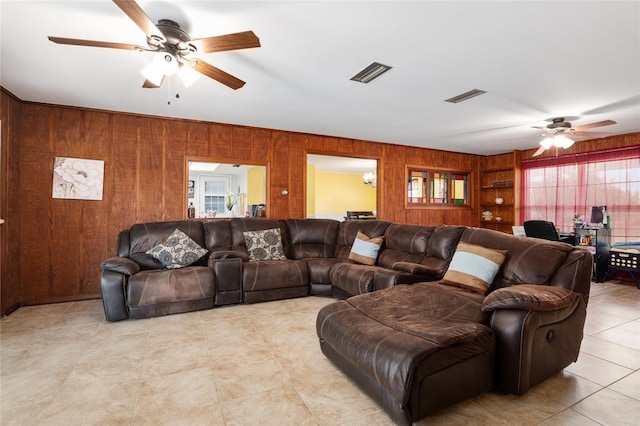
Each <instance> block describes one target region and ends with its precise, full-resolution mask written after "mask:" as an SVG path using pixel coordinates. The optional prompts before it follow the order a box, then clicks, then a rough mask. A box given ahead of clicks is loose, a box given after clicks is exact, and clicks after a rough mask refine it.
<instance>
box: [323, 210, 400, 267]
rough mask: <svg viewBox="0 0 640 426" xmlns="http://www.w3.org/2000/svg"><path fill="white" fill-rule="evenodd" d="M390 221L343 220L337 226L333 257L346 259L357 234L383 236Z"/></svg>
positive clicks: (370, 236) (371, 236) (372, 236)
mask: <svg viewBox="0 0 640 426" xmlns="http://www.w3.org/2000/svg"><path fill="white" fill-rule="evenodd" d="M389 225H391V223H390V222H384V221H381V220H345V221H344V222H340V225H339V226H338V240H337V241H336V251H335V258H336V259H342V260H347V259H349V254H351V246H352V245H353V242H354V241H355V239H356V236H357V235H358V232H362V233H363V234H365V235H368V236H369V238H375V237H382V236H384V233H385V231H386V230H387V227H388V226H389Z"/></svg>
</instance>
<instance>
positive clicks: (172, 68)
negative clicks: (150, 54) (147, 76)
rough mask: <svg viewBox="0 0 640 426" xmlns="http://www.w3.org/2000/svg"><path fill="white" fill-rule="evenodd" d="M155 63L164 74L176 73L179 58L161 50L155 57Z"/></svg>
mask: <svg viewBox="0 0 640 426" xmlns="http://www.w3.org/2000/svg"><path fill="white" fill-rule="evenodd" d="M153 63H154V65H155V66H156V67H157V68H158V70H159V71H160V72H161V73H162V74H164V75H174V74H175V73H177V72H178V67H179V65H178V59H177V58H176V57H175V56H173V55H172V54H171V53H168V52H160V53H158V54H157V55H156V57H155V58H153Z"/></svg>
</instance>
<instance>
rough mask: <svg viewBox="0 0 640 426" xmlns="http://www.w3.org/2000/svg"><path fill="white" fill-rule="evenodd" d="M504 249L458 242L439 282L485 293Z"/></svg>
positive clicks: (504, 252)
mask: <svg viewBox="0 0 640 426" xmlns="http://www.w3.org/2000/svg"><path fill="white" fill-rule="evenodd" d="M506 254H507V251H506V250H494V249H489V248H486V247H482V246H479V245H476V244H468V243H459V244H458V247H456V252H455V253H454V254H453V258H452V259H451V263H450V264H449V269H447V273H446V274H444V278H443V279H442V281H441V282H440V283H441V284H446V285H452V286H455V287H462V288H464V289H467V290H471V291H474V292H476V293H480V294H485V293H486V292H487V290H488V289H489V286H490V285H491V283H492V282H493V279H494V278H495V277H496V275H497V274H498V271H499V270H500V266H501V265H502V263H503V262H504V259H505V257H506Z"/></svg>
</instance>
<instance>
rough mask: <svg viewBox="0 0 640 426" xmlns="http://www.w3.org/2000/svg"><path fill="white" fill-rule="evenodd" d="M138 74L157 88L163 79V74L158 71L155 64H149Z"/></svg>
mask: <svg viewBox="0 0 640 426" xmlns="http://www.w3.org/2000/svg"><path fill="white" fill-rule="evenodd" d="M140 74H142V75H143V77H144V78H146V79H147V80H149V81H150V82H151V84H153V85H154V86H157V87H159V86H160V85H161V84H162V80H163V79H164V74H163V73H162V72H161V71H160V70H159V69H158V67H157V66H156V64H155V63H153V62H152V63H150V64H149V65H147V66H146V67H144V68H142V69H141V70H140Z"/></svg>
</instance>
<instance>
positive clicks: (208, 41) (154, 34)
mask: <svg viewBox="0 0 640 426" xmlns="http://www.w3.org/2000/svg"><path fill="white" fill-rule="evenodd" d="M113 2H114V3H115V4H116V6H118V7H119V8H120V9H121V10H122V11H123V12H124V13H125V14H126V15H127V16H128V17H129V18H130V19H131V20H132V21H133V22H134V23H135V24H136V25H137V26H138V27H140V29H141V30H142V31H144V33H145V34H146V36H147V44H148V47H144V46H136V45H132V44H123V43H113V42H107V41H94V40H80V39H73V38H63V37H51V36H50V37H49V40H51V41H52V42H54V43H59V44H70V45H76V46H90V47H107V48H111V49H125V50H137V51H140V52H158V55H157V57H156V58H155V60H154V63H153V64H151V65H150V66H149V67H146V68H145V69H143V70H142V71H141V72H142V74H143V75H144V77H145V78H146V79H145V81H144V84H143V85H142V87H145V88H157V87H160V86H161V85H162V81H163V80H164V77H165V76H169V75H173V74H175V73H176V72H178V71H180V72H181V73H184V74H186V75H187V76H188V75H189V74H190V73H191V74H192V75H193V74H195V75H197V73H200V74H203V75H206V76H207V77H209V78H212V79H214V80H216V81H218V82H220V83H222V84H224V85H226V86H228V87H230V88H232V89H234V90H236V89H239V88H241V87H242V86H244V84H245V82H244V81H242V80H240V79H239V78H237V77H234V76H233V75H231V74H228V73H226V72H225V71H222V70H221V69H219V68H216V67H214V66H213V65H211V64H209V63H207V62H205V61H203V60H202V59H198V58H195V57H194V55H195V54H196V53H210V52H222V51H228V50H236V49H247V48H251V47H260V39H259V38H258V37H257V36H256V35H255V34H254V33H253V31H244V32H240V33H235V34H226V35H220V36H214V37H207V38H201V39H196V40H192V39H191V36H189V34H188V33H187V32H186V31H184V30H182V29H181V28H180V25H178V24H177V23H176V22H174V21H172V20H170V19H161V20H160V21H159V22H158V23H157V24H154V23H153V21H151V19H150V18H149V16H147V14H146V13H145V12H144V10H142V8H141V7H140V6H139V5H138V4H137V3H136V2H135V1H133V0H113ZM193 71H196V72H195V73H194V72H193ZM187 79H190V78H189V77H187ZM185 81H186V80H185Z"/></svg>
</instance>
